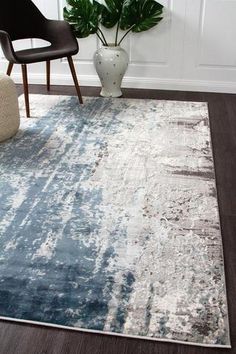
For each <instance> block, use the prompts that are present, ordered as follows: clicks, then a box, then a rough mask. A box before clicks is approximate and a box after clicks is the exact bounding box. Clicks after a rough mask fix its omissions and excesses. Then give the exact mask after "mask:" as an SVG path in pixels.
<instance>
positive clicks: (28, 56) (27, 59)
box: [15, 45, 78, 64]
mask: <svg viewBox="0 0 236 354" xmlns="http://www.w3.org/2000/svg"><path fill="white" fill-rule="evenodd" d="M77 53H78V47H77V46H72V45H71V46H65V47H64V48H56V47H53V46H52V45H49V46H47V47H40V48H30V49H24V50H19V51H16V52H15V55H16V58H17V60H18V63H19V64H30V63H36V62H40V61H47V60H53V59H59V58H62V57H67V56H72V55H75V54H77Z"/></svg>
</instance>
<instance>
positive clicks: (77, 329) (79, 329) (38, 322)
mask: <svg viewBox="0 0 236 354" xmlns="http://www.w3.org/2000/svg"><path fill="white" fill-rule="evenodd" d="M0 321H6V322H7V321H8V322H16V323H21V324H30V325H36V326H42V327H51V328H57V329H65V330H69V331H76V332H82V333H94V334H101V335H108V336H117V337H123V338H130V339H132V338H133V339H142V340H149V341H154V342H163V343H173V344H174V343H176V344H185V345H191V346H197V347H206V348H228V349H230V348H232V346H231V342H229V344H225V345H222V344H204V343H195V342H185V341H179V340H174V339H166V338H153V337H147V336H135V335H131V334H123V333H116V332H106V331H99V330H94V329H86V328H81V327H70V326H63V325H58V324H53V323H47V322H40V321H31V320H22V319H19V318H12V317H4V316H0Z"/></svg>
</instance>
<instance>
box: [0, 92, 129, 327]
mask: <svg viewBox="0 0 236 354" xmlns="http://www.w3.org/2000/svg"><path fill="white" fill-rule="evenodd" d="M91 103H92V104H89V105H86V107H85V108H84V107H83V108H81V106H79V105H78V101H77V99H76V98H74V97H73V98H71V99H70V100H69V101H68V100H66V101H65V102H62V103H61V104H59V105H58V106H57V107H53V109H51V110H50V111H49V112H48V114H47V115H46V116H45V117H43V118H41V119H39V120H36V121H35V124H33V125H32V126H31V127H30V129H27V130H26V131H24V133H23V135H22V136H20V137H19V138H18V137H15V138H14V139H12V140H11V141H8V142H7V143H5V144H1V146H0V152H1V185H0V195H1V208H0V218H1V220H3V219H4V218H5V217H7V214H8V213H9V210H10V209H11V208H12V203H13V200H12V198H16V199H17V198H18V196H19V194H20V193H21V188H22V186H23V185H24V188H25V189H26V190H25V198H24V200H23V201H22V203H21V205H20V207H19V208H17V209H16V210H15V211H12V212H14V215H13V217H12V222H11V223H10V224H9V225H8V226H7V227H4V225H3V227H2V228H3V230H4V231H3V232H1V237H0V249H1V258H0V270H1V274H2V277H1V281H0V284H1V287H0V314H1V315H2V316H7V317H13V318H19V319H29V320H35V321H41V322H52V323H55V324H60V325H64V326H74V325H75V324H76V323H77V321H78V319H79V322H80V326H81V327H83V328H90V329H96V330H103V327H104V321H105V319H106V314H107V311H108V302H109V300H110V294H111V288H112V284H113V282H114V279H113V275H112V273H111V272H109V270H107V271H106V264H107V260H108V258H110V257H112V253H113V252H114V250H113V248H112V244H111V246H110V247H108V249H107V251H106V252H105V253H104V255H103V259H102V262H101V267H100V269H98V270H96V272H94V268H95V261H96V249H95V247H94V246H93V243H92V242H91V243H90V245H89V247H88V246H87V245H86V238H87V237H88V235H89V234H91V233H93V232H97V231H98V230H99V222H100V219H101V217H102V215H101V214H102V213H101V212H99V208H98V206H99V203H100V202H101V198H102V194H101V190H100V189H99V188H96V189H95V190H92V191H85V190H83V188H81V187H80V185H79V184H78V182H79V181H80V180H84V179H88V178H89V177H90V176H91V174H92V173H93V169H94V164H93V163H89V161H88V162H86V161H85V162H84V163H79V162H77V161H76V160H75V161H73V163H72V164H70V166H68V163H67V162H66V160H64V161H61V158H62V155H64V156H66V154H68V153H69V152H70V149H71V148H72V147H73V146H76V149H77V153H78V156H79V155H81V154H83V152H84V150H85V148H86V144H93V146H95V147H96V149H97V151H102V150H103V146H104V144H105V142H104V140H103V139H102V138H100V137H95V138H92V140H89V139H90V138H89V132H90V131H91V129H96V128H97V126H98V125H103V124H104V121H103V120H101V121H100V122H98V120H97V118H96V112H97V111H100V110H102V111H103V110H104V111H105V110H106V109H109V107H111V106H112V102H111V101H109V100H107V101H104V100H101V99H94V100H93V102H91ZM121 109H122V108H121ZM72 112H73V113H72ZM117 113H118V111H114V114H113V115H111V116H110V118H109V119H106V124H105V126H104V129H106V130H108V131H110V134H113V133H114V132H115V131H116V129H117V128H116V126H117V124H118V123H119V120H117V119H116V114H117ZM61 125H63V127H65V129H64V130H63V131H64V134H65V136H64V134H63V136H62V140H61V141H60V139H59V141H57V145H56V147H55V148H54V147H52V148H50V147H49V148H44V147H45V146H46V144H47V142H48V141H49V140H50V137H51V136H52V135H53V134H54V133H55V131H56V130H57V127H58V126H61ZM66 134H68V135H69V136H70V138H71V139H68V140H70V141H67V140H66ZM64 138H65V140H66V142H64V141H63V140H64ZM88 140H89V141H88ZM60 144H63V149H62V150H60ZM55 170H56V173H55ZM16 175H17V178H16V182H17V183H16V184H14V176H16ZM51 176H52V178H51ZM49 179H50V181H49V182H48V180H49ZM25 181H27V182H26V183H25ZM9 182H10V183H9ZM75 185H76V188H75V187H74V186H75ZM70 194H73V196H72V199H73V206H72V208H71V210H70V213H71V218H69V219H68V220H67V222H66V224H65V223H64V220H63V218H62V217H61V215H60V214H61V210H62V208H63V202H64V201H65V200H66V199H67V198H68V196H69V195H70ZM57 195H58V197H57ZM83 205H86V206H88V207H89V212H90V215H89V218H88V216H87V215H85V214H86V213H85V212H84V211H83V209H82V206H83ZM48 233H51V234H52V238H55V239H56V238H57V237H58V235H59V234H60V236H59V237H58V240H57V242H56V249H54V253H53V255H52V256H51V257H50V259H47V258H46V257H43V256H42V257H36V258H34V257H33V255H34V254H35V253H36V252H37V249H38V248H39V247H40V245H41V244H42V242H44V241H45V240H46V238H47V235H48ZM73 235H75V238H73ZM119 236H122V237H124V238H125V237H126V235H125V233H124V234H120V235H119ZM9 241H11V243H12V245H13V247H11V246H10V247H7V246H6V245H8V244H9ZM50 241H51V240H50ZM50 241H49V242H50ZM104 266H105V271H104ZM130 279H132V275H129V273H128V274H124V281H123V286H124V287H129V286H130V284H131V283H132V281H131V280H130ZM78 309H79V313H77V310H78ZM121 312H122V310H121ZM120 316H121V315H120V314H119V317H120ZM119 322H121V321H120V320H119ZM121 330H122V324H121V327H120V328H119V331H121Z"/></svg>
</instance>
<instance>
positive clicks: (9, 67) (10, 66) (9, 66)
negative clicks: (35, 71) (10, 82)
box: [7, 63, 14, 76]
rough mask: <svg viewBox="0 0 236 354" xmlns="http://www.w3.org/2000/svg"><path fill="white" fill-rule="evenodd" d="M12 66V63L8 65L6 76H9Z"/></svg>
mask: <svg viewBox="0 0 236 354" xmlns="http://www.w3.org/2000/svg"><path fill="white" fill-rule="evenodd" d="M13 65H14V64H13V63H9V64H8V68H7V75H8V76H11V72H12V68H13Z"/></svg>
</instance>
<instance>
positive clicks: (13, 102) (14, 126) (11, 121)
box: [0, 74, 20, 142]
mask: <svg viewBox="0 0 236 354" xmlns="http://www.w3.org/2000/svg"><path fill="white" fill-rule="evenodd" d="M19 125H20V116H19V106H18V98H17V93H16V87H15V84H14V82H13V80H12V79H11V78H10V77H9V76H7V75H4V74H0V142H1V141H4V140H6V139H9V138H11V137H12V136H13V135H15V134H16V132H17V130H18V128H19Z"/></svg>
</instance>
